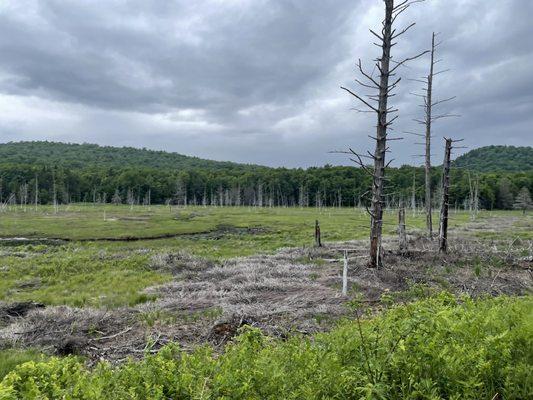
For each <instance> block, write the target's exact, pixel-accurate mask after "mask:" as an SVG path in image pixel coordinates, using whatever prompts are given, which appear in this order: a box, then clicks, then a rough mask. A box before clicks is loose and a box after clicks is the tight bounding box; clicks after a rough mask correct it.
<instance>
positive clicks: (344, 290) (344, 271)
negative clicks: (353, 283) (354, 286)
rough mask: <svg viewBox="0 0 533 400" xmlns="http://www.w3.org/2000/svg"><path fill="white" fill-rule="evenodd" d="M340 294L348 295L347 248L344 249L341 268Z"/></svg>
mask: <svg viewBox="0 0 533 400" xmlns="http://www.w3.org/2000/svg"><path fill="white" fill-rule="evenodd" d="M342 295H343V296H347V295H348V250H344V267H343V269H342Z"/></svg>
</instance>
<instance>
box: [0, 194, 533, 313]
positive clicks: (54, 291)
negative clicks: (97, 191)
mask: <svg viewBox="0 0 533 400" xmlns="http://www.w3.org/2000/svg"><path fill="white" fill-rule="evenodd" d="M502 214H503V215H509V216H519V215H520V214H519V213H515V212H502V211H498V212H492V213H490V212H487V211H485V212H482V213H480V215H478V220H479V221H483V220H484V219H486V218H488V217H490V216H491V215H502ZM436 217H437V216H436V215H435V219H436ZM316 219H318V220H319V221H320V226H321V232H322V240H323V242H325V243H327V242H339V241H346V240H353V239H364V238H366V237H368V232H369V229H368V224H369V218H368V215H367V213H366V211H365V210H362V209H353V208H341V209H339V208H330V209H321V210H318V209H316V208H303V209H300V208H261V209H258V208H248V207H186V208H178V207H168V206H151V207H141V206H134V207H129V206H125V205H122V206H113V205H105V206H93V205H84V204H73V205H68V206H60V207H59V209H58V211H57V212H55V211H54V209H53V207H51V206H40V207H38V208H37V210H36V209H34V208H33V207H27V208H26V209H23V208H20V207H13V208H12V209H11V210H9V211H8V212H3V213H0V238H2V240H1V241H0V254H1V255H2V258H1V262H0V300H10V301H19V300H32V301H37V302H42V303H45V304H49V305H60V304H67V305H72V306H93V307H119V306H123V305H130V306H131V305H135V304H138V303H142V302H145V301H147V300H150V297H149V296H147V295H145V294H143V293H142V290H143V289H144V288H146V287H148V286H152V285H156V284H160V283H163V282H166V281H168V280H170V279H171V276H170V275H167V274H165V273H161V272H160V271H154V270H152V269H150V268H149V267H148V265H149V262H150V259H151V257H152V256H153V255H154V254H157V253H160V252H176V251H183V252H186V253H188V254H191V255H193V256H195V257H202V258H207V259H211V260H213V261H220V260H224V259H228V258H233V257H240V256H248V255H252V254H258V253H259V254H260V253H271V252H273V251H275V250H277V249H279V248H283V247H301V246H312V245H313V240H314V239H313V235H314V224H315V220H316ZM469 221H470V216H469V214H468V213H466V212H457V213H452V215H451V228H452V229H453V228H454V227H455V228H457V227H460V226H463V225H465V224H466V223H468V222H469ZM424 226H425V217H424V215H423V213H421V212H419V213H417V214H416V215H412V213H408V215H407V228H408V230H409V231H413V230H417V229H423V228H424ZM384 227H385V228H384V231H385V233H386V234H387V235H394V234H395V233H396V212H395V211H394V210H390V211H388V212H386V213H385V224H384ZM527 232H528V230H524V233H523V234H524V235H526V236H527V235H528V233H527ZM499 234H501V232H500V233H499ZM529 234H530V233H529ZM9 238H11V240H6V239H9ZM17 238H18V239H17ZM20 238H25V239H28V240H20ZM55 239H62V240H60V241H56V240H55ZM109 239H112V240H109Z"/></svg>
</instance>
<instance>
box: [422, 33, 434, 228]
mask: <svg viewBox="0 0 533 400" xmlns="http://www.w3.org/2000/svg"><path fill="white" fill-rule="evenodd" d="M434 68H435V32H433V34H432V35H431V63H430V66H429V75H428V77H427V89H426V98H425V100H424V102H425V110H426V118H425V124H426V134H425V138H426V143H425V146H426V151H425V156H426V157H425V162H424V169H425V181H426V182H425V183H426V192H425V194H426V198H425V200H426V227H427V230H428V234H429V237H430V238H431V237H432V236H433V221H432V217H431V106H432V103H431V101H432V100H431V98H432V94H433V93H432V92H433V72H434Z"/></svg>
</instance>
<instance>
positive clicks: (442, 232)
mask: <svg viewBox="0 0 533 400" xmlns="http://www.w3.org/2000/svg"><path fill="white" fill-rule="evenodd" d="M444 140H445V146H444V162H443V163H442V205H441V209H440V219H439V252H441V253H446V251H447V249H448V209H449V206H450V203H449V202H450V195H449V190H450V165H451V161H450V160H451V154H452V144H453V143H454V142H460V141H461V140H462V139H460V140H452V139H447V138H444Z"/></svg>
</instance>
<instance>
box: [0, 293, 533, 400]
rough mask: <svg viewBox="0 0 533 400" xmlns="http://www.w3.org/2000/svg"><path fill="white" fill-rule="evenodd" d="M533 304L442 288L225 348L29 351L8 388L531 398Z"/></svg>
mask: <svg viewBox="0 0 533 400" xmlns="http://www.w3.org/2000/svg"><path fill="white" fill-rule="evenodd" d="M532 306H533V301H532V298H531V297H525V298H509V297H499V298H488V299H478V300H473V299H470V298H461V299H456V298H454V297H453V296H451V295H449V294H447V293H441V294H439V295H436V296H434V297H431V298H429V299H424V300H421V301H418V302H415V303H411V304H408V305H402V306H395V307H392V308H391V309H390V310H388V311H387V312H384V313H383V314H382V315H380V316H378V317H374V318H364V319H355V320H346V321H343V322H342V323H340V324H339V325H338V326H337V327H336V328H335V329H333V330H332V331H331V332H329V333H323V334H318V335H316V336H314V337H300V336H295V337H292V338H290V339H289V340H287V341H283V342H282V341H279V340H275V339H272V338H269V337H266V336H264V335H262V334H261V333H260V332H259V331H258V330H257V329H253V328H245V329H244V330H243V331H242V332H241V334H240V336H239V337H237V338H236V340H235V341H234V342H233V343H232V344H230V345H228V346H227V347H226V349H225V351H224V353H223V354H221V355H216V354H214V353H213V352H212V350H211V349H210V348H208V347H201V348H198V349H197V350H196V351H194V352H193V353H190V354H188V353H185V352H182V351H181V350H180V349H179V348H178V347H177V346H176V345H170V346H167V347H165V348H163V349H162V350H161V351H160V352H159V353H158V354H156V355H147V356H146V357H145V359H144V360H142V361H140V362H134V361H129V362H127V363H125V364H123V365H122V366H119V367H113V366H111V365H109V364H107V363H100V364H99V365H98V366H97V367H96V368H94V369H87V368H85V367H84V366H83V364H81V363H80V362H79V360H76V359H74V358H71V357H66V358H62V359H60V358H53V359H51V360H49V361H45V362H29V363H26V364H23V365H20V366H18V367H17V368H16V369H15V370H14V371H12V372H11V373H10V374H8V375H7V376H6V377H5V378H4V380H3V381H2V383H1V384H0V399H20V398H25V399H55V398H61V399H326V398H327V399H439V398H446V399H491V398H493V397H494V396H495V395H496V394H497V393H498V394H499V396H500V397H501V398H505V399H525V398H531V395H532V388H533V376H532V373H531V370H532V368H531V366H532V361H533V354H532V350H531V349H533V339H532V338H533V335H532V332H533V319H532V318H531V317H532V313H531V310H532V309H533V307H532Z"/></svg>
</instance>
